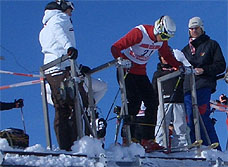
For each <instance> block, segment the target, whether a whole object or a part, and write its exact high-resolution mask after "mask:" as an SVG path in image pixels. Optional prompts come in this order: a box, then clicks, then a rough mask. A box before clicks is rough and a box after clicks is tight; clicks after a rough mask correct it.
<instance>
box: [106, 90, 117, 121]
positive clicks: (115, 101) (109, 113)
mask: <svg viewBox="0 0 228 167" xmlns="http://www.w3.org/2000/svg"><path fill="white" fill-rule="evenodd" d="M119 92H120V89H118V91H117V93H116V96H115V98H114V100H113V103H112V105H111V107H110V109H109V111H108V115H107V117H106V118H105V121H107V120H108V117H109V115H110V113H111V111H112V108H113V106H114V104H115V102H116V98H117V96H118V94H119Z"/></svg>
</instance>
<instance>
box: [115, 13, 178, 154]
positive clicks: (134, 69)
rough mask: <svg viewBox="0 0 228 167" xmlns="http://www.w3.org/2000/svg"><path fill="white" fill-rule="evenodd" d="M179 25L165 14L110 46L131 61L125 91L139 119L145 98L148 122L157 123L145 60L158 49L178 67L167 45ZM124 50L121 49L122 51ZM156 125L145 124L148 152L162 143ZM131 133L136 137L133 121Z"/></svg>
mask: <svg viewBox="0 0 228 167" xmlns="http://www.w3.org/2000/svg"><path fill="white" fill-rule="evenodd" d="M175 31H176V25H175V23H174V22H173V20H172V19H171V18H170V17H169V16H162V17H161V18H159V19H158V20H157V21H156V22H155V26H152V25H139V26H136V27H135V28H133V29H132V30H131V31H130V32H128V33H127V34H126V35H125V36H124V37H123V38H121V39H120V40H118V41H117V42H115V43H114V44H113V45H112V47H111V52H112V55H113V57H114V58H116V59H118V58H119V57H121V58H123V59H124V60H125V59H126V60H128V61H130V62H131V64H132V66H131V68H130V69H129V70H128V74H127V76H126V78H125V84H126V93H127V100H128V110H129V115H130V117H132V118H133V119H132V120H131V121H132V122H133V123H134V122H136V120H135V118H136V115H137V113H138V111H139V109H140V105H141V102H142V101H143V102H144V104H145V107H146V111H145V122H147V123H150V124H154V125H155V124H156V117H157V107H156V105H153V100H154V98H155V97H154V92H153V89H152V86H151V83H150V80H149V79H148V76H147V74H146V64H147V62H148V61H149V58H150V56H151V55H152V54H153V53H154V52H155V51H156V50H158V51H159V52H160V54H161V56H162V57H164V59H165V60H167V61H168V62H169V63H170V64H171V65H172V66H174V67H176V68H178V67H179V66H180V65H181V63H179V62H178V61H176V59H175V58H174V57H173V55H172V54H171V52H170V50H169V48H168V42H167V41H168V40H169V39H170V38H171V37H173V36H174V34H175ZM121 51H122V52H121ZM154 129H155V127H146V126H145V127H144V132H143V135H144V136H143V139H142V140H141V141H140V143H141V145H142V146H143V147H144V148H145V149H146V151H147V152H149V151H150V150H153V149H160V148H161V147H160V146H159V145H158V144H157V143H156V142H155V140H154V139H155V138H154ZM130 131H131V137H132V139H133V140H134V139H135V138H137V136H135V125H134V124H131V125H130Z"/></svg>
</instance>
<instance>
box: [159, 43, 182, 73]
mask: <svg viewBox="0 0 228 167" xmlns="http://www.w3.org/2000/svg"><path fill="white" fill-rule="evenodd" d="M158 51H159V53H160V55H161V56H162V57H163V58H164V59H165V61H167V62H168V64H170V65H171V66H172V67H175V68H177V69H178V68H179V67H180V66H182V63H180V62H179V61H177V60H176V59H175V57H174V56H173V54H172V52H171V51H170V49H169V46H168V42H167V41H164V42H163V45H162V47H161V48H160V49H158Z"/></svg>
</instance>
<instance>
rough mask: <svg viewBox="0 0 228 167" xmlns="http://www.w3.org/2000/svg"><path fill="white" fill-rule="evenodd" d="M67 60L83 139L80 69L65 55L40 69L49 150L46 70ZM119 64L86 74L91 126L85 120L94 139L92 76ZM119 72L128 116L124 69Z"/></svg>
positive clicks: (103, 66)
mask: <svg viewBox="0 0 228 167" xmlns="http://www.w3.org/2000/svg"><path fill="white" fill-rule="evenodd" d="M66 60H70V62H71V63H70V64H71V66H70V68H71V77H72V78H73V79H75V81H76V82H75V99H74V107H75V115H76V125H77V131H78V139H80V138H81V137H83V135H84V134H83V125H82V115H83V116H84V117H86V114H85V113H84V111H82V108H83V107H82V104H81V102H80V97H79V94H80V93H79V90H78V83H77V79H76V78H77V77H78V71H79V70H78V69H77V63H76V61H75V60H74V59H71V58H70V57H69V56H67V55H64V56H62V57H60V58H58V59H56V60H54V61H52V62H50V63H48V64H45V65H43V66H41V67H40V75H41V77H42V78H44V79H43V80H42V81H41V92H42V103H43V114H44V124H45V135H46V144H47V147H48V148H49V149H52V142H51V131H50V121H49V112H48V105H47V95H46V87H45V82H46V78H45V70H47V69H49V68H51V67H53V66H55V65H57V64H60V63H62V62H64V61H66ZM116 64H117V60H112V61H109V62H107V63H105V64H102V65H100V66H98V67H95V68H93V69H91V70H90V71H89V72H87V73H86V74H85V77H86V78H88V102H89V105H88V111H89V112H90V115H91V120H90V122H91V125H90V124H89V123H88V118H87V117H86V118H84V119H85V123H86V125H87V127H88V126H89V127H88V128H89V130H90V132H91V134H92V135H93V137H95V138H96V137H97V131H96V117H95V111H94V109H95V104H94V97H93V90H92V80H91V76H92V75H93V74H94V73H97V72H99V71H102V70H104V69H106V68H109V67H111V66H113V65H116ZM118 71H119V74H122V75H120V81H121V84H120V89H121V92H122V93H121V94H122V96H121V98H122V106H123V107H122V108H124V109H123V110H124V114H128V109H127V100H126V90H125V83H124V76H123V67H121V66H118ZM128 133H129V135H128V142H130V129H128Z"/></svg>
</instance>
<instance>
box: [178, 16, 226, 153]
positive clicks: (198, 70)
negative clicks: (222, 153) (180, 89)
mask: <svg viewBox="0 0 228 167" xmlns="http://www.w3.org/2000/svg"><path fill="white" fill-rule="evenodd" d="M188 27H189V43H188V44H187V45H186V46H185V47H184V48H183V50H182V52H183V53H184V55H185V57H186V58H187V60H188V61H189V62H190V64H191V65H192V66H193V68H194V70H195V74H196V76H195V81H196V94H197V103H198V108H199V112H200V115H201V117H202V120H203V122H204V124H205V127H206V129H207V133H208V135H209V138H210V140H211V143H215V142H219V140H218V137H217V134H216V131H215V128H214V125H213V124H212V121H211V118H210V104H209V102H210V98H211V94H212V93H213V92H215V90H216V75H218V74H221V73H222V72H224V71H225V68H226V63H225V59H224V57H223V54H222V50H221V48H220V46H219V44H218V43H217V42H216V41H215V40H212V39H210V37H209V36H208V35H206V34H205V31H204V25H203V22H202V20H201V19H200V18H199V17H193V18H191V19H190V20H189V25H188ZM189 79H190V78H189V75H186V77H185V80H184V93H185V97H184V103H185V107H186V112H187V118H188V119H187V123H188V126H189V127H190V129H191V132H190V137H191V141H192V142H194V141H195V130H194V123H193V112H192V101H191V93H190V90H191V89H190V88H191V86H190V82H189ZM201 138H202V140H203V144H204V145H208V142H207V139H206V135H205V133H204V132H203V130H202V128H201ZM217 149H219V150H221V147H220V146H219V147H218V148H217Z"/></svg>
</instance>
